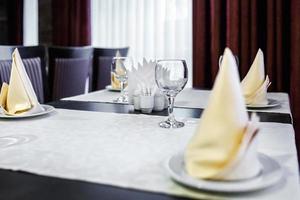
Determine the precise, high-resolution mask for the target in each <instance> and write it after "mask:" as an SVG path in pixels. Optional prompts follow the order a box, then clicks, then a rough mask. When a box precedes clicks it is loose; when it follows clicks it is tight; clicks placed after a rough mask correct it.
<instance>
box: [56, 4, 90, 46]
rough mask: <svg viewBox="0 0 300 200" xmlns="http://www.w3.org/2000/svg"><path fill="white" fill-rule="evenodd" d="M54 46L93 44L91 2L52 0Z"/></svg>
mask: <svg viewBox="0 0 300 200" xmlns="http://www.w3.org/2000/svg"><path fill="white" fill-rule="evenodd" d="M52 25H53V45H59V46H85V45H90V44H91V1H90V0H52Z"/></svg>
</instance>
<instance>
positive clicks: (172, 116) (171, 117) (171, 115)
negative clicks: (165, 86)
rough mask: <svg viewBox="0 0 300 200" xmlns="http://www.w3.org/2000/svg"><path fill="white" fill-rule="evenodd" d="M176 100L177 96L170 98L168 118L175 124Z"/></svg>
mask: <svg viewBox="0 0 300 200" xmlns="http://www.w3.org/2000/svg"><path fill="white" fill-rule="evenodd" d="M174 100H175V96H168V101H169V107H168V113H169V117H168V121H170V122H174V121H175V117H174V114H173V107H174Z"/></svg>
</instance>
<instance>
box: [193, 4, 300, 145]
mask: <svg viewBox="0 0 300 200" xmlns="http://www.w3.org/2000/svg"><path fill="white" fill-rule="evenodd" d="M226 46H228V47H229V48H231V50H232V51H233V53H234V54H236V55H237V56H238V58H239V61H240V65H239V69H240V74H241V78H243V77H244V76H245V74H246V73H247V71H248V70H249V67H250V66H251V63H252V61H253V59H254V57H255V54H256V52H257V50H258V48H261V49H262V50H263V52H264V55H265V66H266V73H267V74H268V75H269V77H270V79H271V81H272V85H271V87H270V91H277V92H288V93H289V94H290V98H291V105H292V111H293V117H294V127H295V130H296V133H298V134H300V54H299V52H300V1H298V0H290V1H286V0H265V1H261V0H222V1H220V0H193V66H194V69H193V70H194V73H193V86H194V87H198V88H211V86H212V84H213V81H214V78H215V76H216V73H217V71H218V58H219V56H220V55H221V54H222V53H223V50H224V48H225V47H226ZM297 123H298V124H299V125H298V124H297ZM296 138H297V140H298V146H299V145H300V136H298V135H297V134H296ZM299 147H300V146H299Z"/></svg>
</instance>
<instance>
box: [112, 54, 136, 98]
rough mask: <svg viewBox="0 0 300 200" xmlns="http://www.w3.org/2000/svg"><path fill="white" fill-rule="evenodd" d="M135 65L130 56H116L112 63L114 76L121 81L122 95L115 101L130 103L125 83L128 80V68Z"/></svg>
mask: <svg viewBox="0 0 300 200" xmlns="http://www.w3.org/2000/svg"><path fill="white" fill-rule="evenodd" d="M132 65H133V62H132V59H131V58H130V57H114V58H113V60H112V64H111V74H112V76H113V77H114V78H115V79H117V80H118V81H119V82H120V89H121V96H120V97H118V98H117V99H116V100H114V102H117V103H128V97H127V94H126V93H125V91H124V89H125V84H126V83H127V81H128V74H127V70H128V69H131V67H132Z"/></svg>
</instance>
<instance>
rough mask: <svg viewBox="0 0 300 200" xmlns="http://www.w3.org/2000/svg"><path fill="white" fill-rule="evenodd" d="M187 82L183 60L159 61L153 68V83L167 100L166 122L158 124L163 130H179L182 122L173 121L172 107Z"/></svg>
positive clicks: (186, 72)
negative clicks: (154, 82) (167, 114)
mask: <svg viewBox="0 0 300 200" xmlns="http://www.w3.org/2000/svg"><path fill="white" fill-rule="evenodd" d="M187 80H188V70H187V65H186V62H185V61H184V60H177V59H169V60H159V61H157V63H156V67H155V81H156V84H157V86H158V88H159V89H160V90H161V92H162V93H163V94H164V95H165V96H166V97H167V99H168V103H169V106H168V112H169V116H168V119H167V120H166V121H163V122H160V123H159V126H160V127H163V128H180V127H183V126H184V123H183V122H178V121H176V120H175V117H174V114H173V107H174V101H175V97H176V95H177V94H178V93H179V92H181V90H183V88H184V87H185V85H186V83H187Z"/></svg>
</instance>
